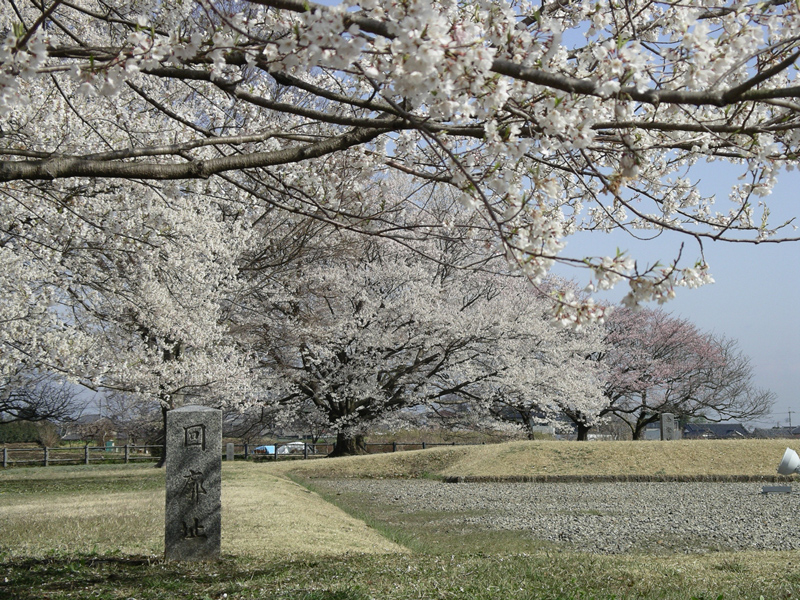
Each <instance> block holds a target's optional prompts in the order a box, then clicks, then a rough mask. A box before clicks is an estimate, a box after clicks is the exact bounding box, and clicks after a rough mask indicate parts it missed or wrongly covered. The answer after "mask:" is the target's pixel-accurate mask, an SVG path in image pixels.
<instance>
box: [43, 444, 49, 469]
mask: <svg viewBox="0 0 800 600" xmlns="http://www.w3.org/2000/svg"><path fill="white" fill-rule="evenodd" d="M48 462H50V448H48V447H47V446H45V447H44V466H45V467H46V466H47V463H48Z"/></svg>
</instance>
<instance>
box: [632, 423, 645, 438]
mask: <svg viewBox="0 0 800 600" xmlns="http://www.w3.org/2000/svg"><path fill="white" fill-rule="evenodd" d="M648 423H649V421H636V425H634V426H633V427H632V428H631V437H632V438H633V439H634V440H643V439H644V430H645V429H647V424H648Z"/></svg>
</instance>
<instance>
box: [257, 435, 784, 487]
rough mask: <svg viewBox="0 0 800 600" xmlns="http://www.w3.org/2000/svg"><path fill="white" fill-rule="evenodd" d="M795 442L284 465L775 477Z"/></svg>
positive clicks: (435, 453) (465, 453)
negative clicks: (786, 453) (785, 454)
mask: <svg viewBox="0 0 800 600" xmlns="http://www.w3.org/2000/svg"><path fill="white" fill-rule="evenodd" d="M787 445H789V446H791V445H792V440H714V441H704V440H694V441H689V440H681V441H674V442H558V441H541V442H540V441H531V442H527V441H520V442H509V443H505V444H492V445H485V446H457V447H453V448H447V447H440V448H433V449H430V450H424V451H412V452H397V453H390V454H382V455H372V456H357V457H346V458H339V459H335V460H324V461H318V460H315V461H303V462H291V463H282V464H281V463H278V464H276V465H273V466H270V470H271V471H272V472H276V473H285V472H287V471H291V472H296V473H298V474H300V475H302V476H304V477H330V478H337V477H370V478H374V477H420V476H426V475H433V476H445V477H498V478H502V477H529V476H560V475H570V476H597V475H600V476H624V477H636V476H641V477H653V476H665V477H669V476H686V477H699V476H707V477H728V476H753V477H771V476H774V475H775V474H776V469H777V466H778V463H779V462H780V460H781V457H782V456H783V452H784V450H785V449H786V447H787Z"/></svg>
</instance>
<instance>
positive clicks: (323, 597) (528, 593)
mask: <svg viewBox="0 0 800 600" xmlns="http://www.w3.org/2000/svg"><path fill="white" fill-rule="evenodd" d="M542 448H543V447H542V446H540V445H534V446H524V445H523V446H519V445H509V446H508V447H505V448H504V447H498V448H496V449H494V450H492V451H491V452H489V453H487V454H486V456H487V457H488V460H491V461H495V469H496V470H500V471H502V470H503V469H505V470H507V471H512V470H513V469H515V468H517V467H518V465H517V466H508V465H504V464H502V463H498V462H497V460H498V458H497V457H498V456H508V457H509V458H508V460H512V458H511V457H513V460H516V461H518V462H522V463H523V464H526V465H529V464H532V462H535V464H537V465H540V466H541V465H545V463H543V462H541V456H539V457H537V458H536V459H535V460H534V459H532V458H531V457H529V456H527V454H528V453H529V452H530V451H531V450H532V449H535V450H536V451H537V452H540V453H541V452H544V453H545V454H547V455H548V456H556V453H555V451H556V450H558V452H559V454H558V461H560V462H550V463H546V465H547V466H548V467H549V468H550V469H552V471H553V472H555V473H557V472H559V468H560V466H559V465H563V468H565V469H566V468H575V467H574V466H572V467H571V466H570V465H575V464H579V463H580V461H581V460H583V459H585V458H586V453H587V452H589V453H592V454H591V456H592V459H594V460H595V463H594V467H595V470H596V471H597V472H601V473H602V472H604V471H606V472H608V471H609V470H610V469H611V468H612V467H611V466H609V463H606V462H604V461H605V460H606V459H605V458H604V457H607V456H612V455H614V454H615V453H617V452H621V451H622V450H624V449H623V448H621V447H620V448H617V449H606V448H603V447H602V445H600V444H598V445H596V446H595V445H592V446H587V447H586V449H585V450H584V449H583V448H581V451H580V452H579V453H577V454H575V455H573V456H570V455H569V451H570V445H563V446H557V447H554V448H549V447H546V446H545V447H544V450H543V449H542ZM746 448H747V450H748V452H749V455H750V456H751V459H752V457H753V456H756V457H758V456H759V455H761V454H763V455H764V456H769V455H771V454H772V453H773V450H774V448H772V447H768V448H766V449H763V451H762V450H759V449H757V448H756V447H755V446H753V445H750V446H747V447H746ZM731 449H732V447H731V446H728V445H722V446H716V445H709V446H706V447H702V448H692V450H693V451H694V452H697V451H702V453H705V454H704V455H705V456H711V455H720V456H722V455H725V454H726V453H728V452H729V451H730V450H731ZM441 450H447V449H440V450H439V451H436V450H431V451H428V452H429V453H428V454H426V453H405V455H403V454H401V453H397V455H396V456H395V457H393V458H392V457H389V459H387V458H382V457H363V458H358V459H343V460H330V461H313V462H314V464H313V469H314V470H313V471H311V472H309V471H308V468H309V466H308V465H307V466H306V467H303V466H302V465H301V464H299V463H294V464H293V465H288V466H286V465H284V466H280V465H273V464H266V463H263V464H247V463H244V462H243V461H242V462H237V463H233V464H225V465H224V466H223V559H222V560H221V561H219V562H215V563H209V564H186V563H167V562H165V561H163V559H162V558H161V556H162V553H163V541H162V538H163V472H162V471H158V470H156V469H153V468H152V466H145V465H130V466H128V467H123V466H117V467H111V466H90V467H84V466H76V467H52V468H47V469H45V468H38V469H9V470H7V471H0V600H12V599H13V600H40V599H52V600H56V599H57V600H61V599H63V600H66V599H78V600H83V599H86V600H88V599H90V598H92V599H95V598H99V599H101V600H103V599H107V600H127V599H130V598H134V599H136V600H167V599H174V598H181V599H184V598H185V599H198V600H206V599H213V600H220V599H225V600H234V599H240V600H262V599H263V600H267V599H269V600H367V599H372V598H374V599H380V600H423V599H425V600H427V599H430V600H434V599H443V600H446V599H454V600H455V599H466V600H484V599H486V600H489V599H493V600H494V599H498V600H499V599H503V600H506V599H508V600H532V599H540V598H541V599H564V600H567V599H575V600H577V599H582V600H586V599H590V598H596V599H604V600H609V599H621V598H626V599H627V598H641V599H664V600H673V599H674V600H678V599H692V598H697V599H709V600H712V599H713V600H717V599H720V598H721V599H723V600H725V599H730V600H740V599H751V598H752V599H759V598H761V597H763V598H765V599H772V598H774V599H783V598H794V597H797V596H798V595H800V564H798V563H800V554H798V553H797V552H740V553H730V552H725V553H722V552H711V553H706V554H694V555H684V554H669V553H663V552H662V553H657V552H655V550H654V552H653V553H648V552H646V551H645V552H638V553H636V554H629V555H615V556H602V555H590V554H584V553H581V552H576V551H571V550H569V549H565V548H557V547H555V546H552V545H547V544H542V543H541V542H537V541H536V540H534V539H533V538H532V537H528V536H526V535H525V533H524V532H500V531H496V532H486V531H480V530H478V529H475V528H469V527H463V526H462V525H458V526H454V525H453V523H452V517H453V514H452V513H449V514H447V515H445V514H437V513H435V512H433V511H430V510H420V511H417V512H407V511H404V509H403V507H398V506H389V505H386V504H379V503H377V502H376V501H375V500H374V499H372V498H368V497H361V496H358V495H348V494H346V493H345V494H335V493H332V492H330V491H328V490H326V489H325V481H324V479H323V477H322V476H323V474H324V473H325V472H326V471H327V472H328V473H338V474H339V476H341V474H342V473H346V474H347V475H348V476H354V473H355V472H356V471H359V470H360V471H362V472H364V473H367V474H368V475H369V476H399V477H409V476H418V477H422V476H424V477H428V476H431V475H437V476H438V475H440V474H441V473H442V472H445V471H449V472H453V469H454V468H455V467H456V466H458V465H461V466H464V465H472V467H473V468H475V469H476V470H480V469H484V468H485V467H483V466H480V463H479V461H478V459H477V457H476V455H475V454H468V455H466V456H465V455H464V454H461V453H457V454H455V455H453V454H448V453H442V452H441ZM676 450H677V447H674V448H672V449H671V452H673V453H675V452H676ZM450 451H455V450H454V449H450ZM781 451H782V449H781ZM459 452H460V451H459ZM642 452H644V451H642ZM780 455H781V452H778V453H777V456H776V457H775V458H774V461H773V462H775V463H776V464H777V462H778V461H779V459H780ZM640 456H641V454H640ZM553 460H554V461H555V460H556V459H553ZM648 460H649V459H648ZM673 460H678V459H677V458H674V457H673ZM681 460H683V461H685V463H687V464H688V463H690V462H691V460H690V459H689V458H688V457H687V458H685V459H681ZM736 460H743V459H739V458H737V459H736ZM757 460H759V461H761V462H766V460H765V459H764V458H763V457H762V458H757ZM536 461H539V462H536ZM309 462H311V461H309ZM625 468H627V467H625ZM668 468H669V469H674V467H672V466H670V467H668ZM720 468H724V469H726V470H728V471H729V470H730V469H731V467H730V465H727V464H723V465H722V467H720ZM747 468H750V467H747ZM773 468H774V466H773ZM286 470H295V471H297V473H295V474H294V475H293V477H294V478H295V479H296V481H304V482H308V485H309V486H310V487H311V488H312V489H313V490H318V491H319V493H320V494H322V495H323V497H320V495H319V494H317V493H313V492H312V491H310V490H309V489H306V488H304V487H301V486H300V485H298V484H297V483H296V482H292V481H289V480H288V479H286V477H285V475H284V473H285V471H286ZM462 472H463V471H462ZM303 473H305V475H303ZM466 474H469V473H466ZM309 476H310V477H309ZM303 477H305V479H304V478H303ZM325 499H327V500H330V501H331V502H335V503H336V504H337V505H338V506H339V507H341V508H342V509H346V510H347V512H348V513H349V514H350V515H351V516H347V515H345V514H344V513H343V512H342V510H340V508H337V506H334V505H333V504H330V503H328V502H326V501H325ZM353 516H355V517H357V519H356V518H353ZM365 522H366V523H367V524H368V525H369V526H370V527H367V526H365V525H364V523H365ZM387 538H389V539H388V540H387ZM389 540H393V542H394V543H393V542H392V541H389ZM398 544H399V545H398ZM401 546H404V547H405V549H404V548H403V547H401ZM409 550H410V551H409Z"/></svg>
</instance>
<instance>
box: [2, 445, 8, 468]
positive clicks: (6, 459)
mask: <svg viewBox="0 0 800 600" xmlns="http://www.w3.org/2000/svg"><path fill="white" fill-rule="evenodd" d="M7 466H8V448H6V447H5V446H3V468H4V469H5V468H6V467H7Z"/></svg>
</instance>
